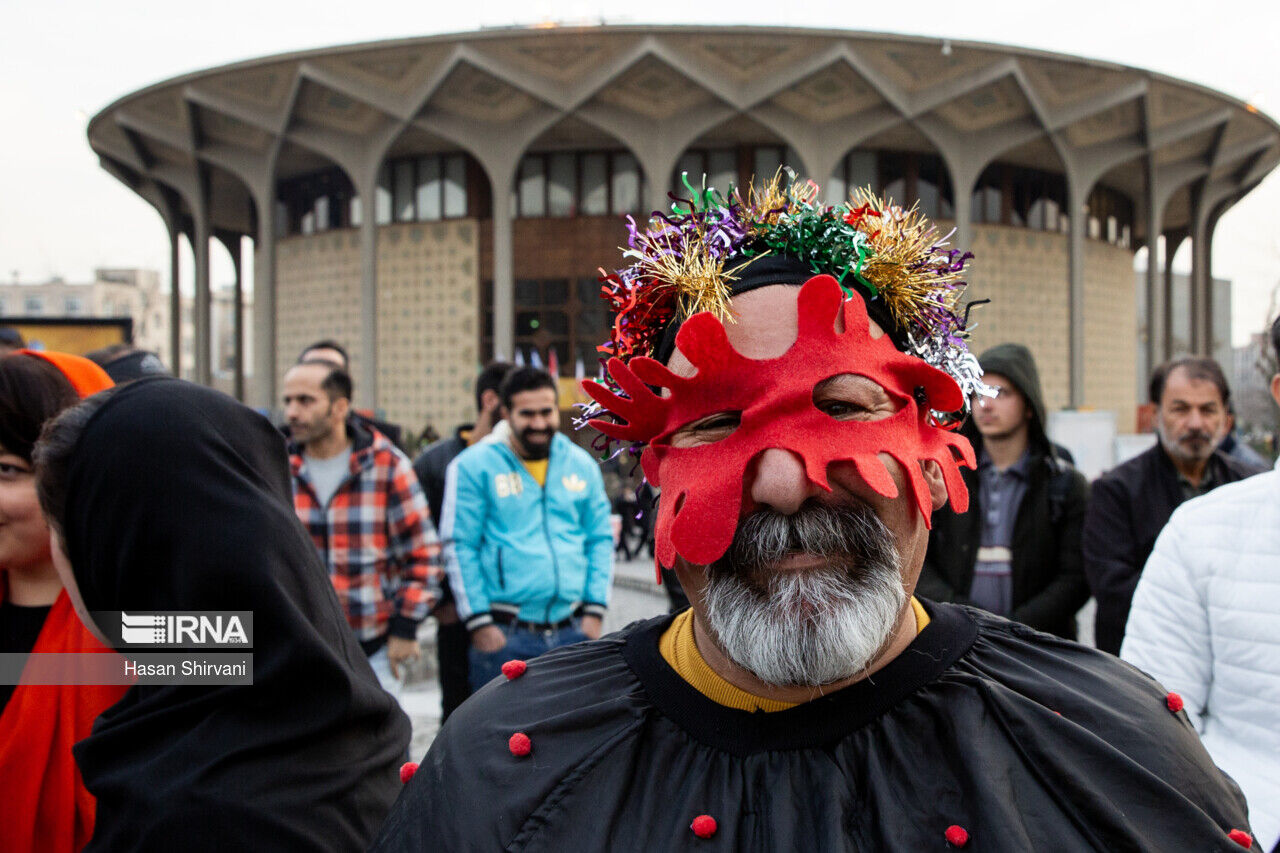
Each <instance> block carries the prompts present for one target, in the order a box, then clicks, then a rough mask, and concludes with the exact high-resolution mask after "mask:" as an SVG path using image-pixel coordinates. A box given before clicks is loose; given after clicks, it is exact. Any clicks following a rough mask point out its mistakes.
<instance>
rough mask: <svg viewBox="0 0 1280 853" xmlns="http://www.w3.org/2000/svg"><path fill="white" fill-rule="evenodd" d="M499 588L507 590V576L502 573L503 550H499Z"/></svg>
mask: <svg viewBox="0 0 1280 853" xmlns="http://www.w3.org/2000/svg"><path fill="white" fill-rule="evenodd" d="M498 588H499V589H506V588H507V575H506V573H505V572H503V571H502V549H501V548H499V549H498Z"/></svg>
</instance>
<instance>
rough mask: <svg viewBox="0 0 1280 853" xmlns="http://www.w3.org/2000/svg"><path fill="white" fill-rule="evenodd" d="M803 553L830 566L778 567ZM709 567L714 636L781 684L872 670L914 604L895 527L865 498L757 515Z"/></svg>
mask: <svg viewBox="0 0 1280 853" xmlns="http://www.w3.org/2000/svg"><path fill="white" fill-rule="evenodd" d="M796 553H803V554H807V555H813V556H819V557H822V558H824V559H826V560H827V561H828V565H826V566H824V567H822V568H817V569H801V570H779V569H777V568H774V567H775V566H776V564H777V562H778V561H779V560H781V559H783V558H784V557H786V556H787V555H789V554H796ZM706 573H707V586H706V588H705V589H704V591H703V603H704V605H705V608H706V614H707V623H708V628H709V629H710V632H711V634H712V635H713V636H714V637H715V639H716V641H717V642H718V643H719V645H720V647H721V649H723V651H724V653H725V654H726V655H727V656H728V657H729V659H730V660H732V661H733V662H734V663H736V664H737V665H738V666H740V667H742V668H743V669H745V670H747V671H748V672H750V673H751V674H753V675H754V676H755V677H756V678H759V679H760V680H761V681H763V682H765V683H766V684H772V685H776V686H779V687H796V686H803V687H820V686H822V685H824V684H831V683H833V682H836V681H842V680H845V679H847V678H851V677H853V676H854V675H857V674H858V673H859V672H861V671H863V670H865V669H866V667H867V666H868V665H869V664H870V663H871V662H872V661H873V660H875V658H876V656H877V655H878V654H879V653H880V651H881V650H882V649H883V648H884V647H885V646H886V645H887V644H888V642H889V640H890V639H891V637H892V634H893V629H894V626H895V625H896V624H897V622H898V618H899V616H900V614H901V613H902V609H903V607H904V606H905V605H906V603H907V594H906V591H905V590H904V589H903V588H902V578H901V575H900V574H899V557H898V551H897V548H895V547H894V544H893V537H892V533H891V532H890V531H889V529H888V528H887V527H885V525H884V523H883V522H882V521H881V520H880V519H879V517H878V516H876V514H875V513H874V511H872V510H871V508H870V507H868V506H867V505H866V504H863V503H860V502H859V503H857V504H854V505H846V506H831V505H827V504H819V503H816V502H810V503H807V504H805V506H804V507H802V508H801V510H800V511H799V512H797V513H795V514H794V515H790V516H787V515H781V514H779V513H776V512H773V511H772V510H761V511H759V512H756V513H753V514H752V515H750V516H748V517H747V518H746V519H744V521H743V522H742V524H740V525H739V527H738V531H737V533H736V534H735V536H734V541H733V545H732V546H730V549H729V551H728V552H727V553H726V554H725V556H724V557H722V558H720V560H718V561H716V562H715V563H713V564H712V565H710V566H708V567H707V569H706Z"/></svg>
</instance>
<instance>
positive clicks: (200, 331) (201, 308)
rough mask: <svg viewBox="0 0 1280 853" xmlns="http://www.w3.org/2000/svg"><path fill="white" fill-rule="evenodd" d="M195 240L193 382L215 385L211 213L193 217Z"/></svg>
mask: <svg viewBox="0 0 1280 853" xmlns="http://www.w3.org/2000/svg"><path fill="white" fill-rule="evenodd" d="M192 233H193V234H194V238H193V239H192V241H191V245H192V248H193V249H194V253H195V259H196V298H195V303H194V305H193V310H192V316H193V319H194V321H195V322H194V325H195V337H196V339H195V347H194V349H195V359H194V362H195V372H194V374H193V375H192V379H194V380H195V381H196V382H198V383H200V384H201V385H211V384H213V370H212V369H211V363H210V350H211V349H212V346H211V340H212V339H211V336H210V332H211V326H210V320H211V311H210V307H211V305H210V296H211V292H210V288H209V240H210V239H211V238H212V236H213V235H212V234H211V233H210V230H209V215H208V211H207V210H200V211H197V212H196V214H195V216H194V217H193V223H192Z"/></svg>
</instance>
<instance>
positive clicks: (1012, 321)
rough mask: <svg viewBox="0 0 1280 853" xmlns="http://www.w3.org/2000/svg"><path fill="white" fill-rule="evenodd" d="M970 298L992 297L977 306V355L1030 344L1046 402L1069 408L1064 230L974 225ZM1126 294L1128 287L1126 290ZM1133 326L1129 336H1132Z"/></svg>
mask: <svg viewBox="0 0 1280 853" xmlns="http://www.w3.org/2000/svg"><path fill="white" fill-rule="evenodd" d="M971 249H972V251H973V254H974V259H973V261H972V272H971V273H970V274H969V290H968V294H967V296H968V298H969V299H990V300H991V302H990V303H989V304H987V305H981V306H978V307H976V308H974V309H973V313H972V315H971V317H970V325H971V327H972V330H973V338H972V340H971V342H970V345H971V347H972V348H973V351H974V353H981V352H982V351H983V350H984V349H986V348H987V347H989V346H993V345H995V344H999V343H1004V342H1006V341H1013V342H1016V343H1020V344H1026V346H1027V347H1028V348H1029V349H1030V350H1031V352H1032V354H1033V355H1034V356H1035V359H1036V366H1037V367H1038V368H1039V370H1040V382H1041V384H1042V385H1043V386H1044V396H1045V406H1046V407H1048V408H1049V409H1050V410H1053V409H1060V408H1062V407H1063V406H1066V405H1067V403H1068V401H1069V400H1070V395H1071V380H1070V356H1069V349H1068V347H1069V340H1068V329H1067V318H1068V302H1067V238H1066V237H1065V236H1064V235H1061V234H1053V233H1049V232H1044V231H1030V230H1027V229H1024V228H1004V227H1000V226H993V225H975V226H974V227H973V246H972V247H971ZM1125 292H1126V293H1128V292H1129V291H1128V290H1126V291H1125ZM1132 337H1133V331H1132V329H1130V331H1129V333H1128V336H1127V338H1128V339H1130V340H1131V339H1132Z"/></svg>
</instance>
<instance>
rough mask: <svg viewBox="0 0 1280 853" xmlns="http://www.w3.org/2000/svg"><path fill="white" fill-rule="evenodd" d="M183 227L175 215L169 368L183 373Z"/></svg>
mask: <svg viewBox="0 0 1280 853" xmlns="http://www.w3.org/2000/svg"><path fill="white" fill-rule="evenodd" d="M181 238H182V229H181V228H180V227H179V225H178V223H177V217H176V216H175V217H174V218H173V219H171V220H170V222H169V369H170V370H172V371H173V375H174V376H181V375H182V292H181V290H180V289H179V284H180V275H179V269H178V249H179V245H178V243H179V240H180V239H181Z"/></svg>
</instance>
